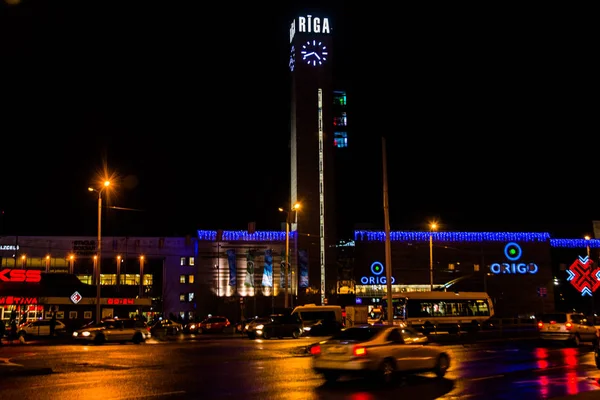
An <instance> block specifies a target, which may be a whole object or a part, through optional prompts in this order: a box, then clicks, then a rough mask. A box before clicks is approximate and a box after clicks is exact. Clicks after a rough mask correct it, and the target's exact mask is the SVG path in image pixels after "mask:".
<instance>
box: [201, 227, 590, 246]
mask: <svg viewBox="0 0 600 400" xmlns="http://www.w3.org/2000/svg"><path fill="white" fill-rule="evenodd" d="M297 235H298V232H296V231H292V232H290V238H295V237H297ZM429 235H433V240H434V241H437V242H455V243H456V242H508V241H514V242H549V243H550V246H551V247H557V248H564V249H585V248H586V247H588V246H589V247H590V248H592V249H599V248H600V239H590V240H586V239H550V234H549V233H547V232H428V231H394V232H391V233H390V238H391V240H392V241H393V242H428V241H429ZM198 240H205V241H213V242H214V241H216V240H217V231H212V230H198ZM222 240H223V241H232V242H233V241H244V242H284V241H285V231H256V232H254V233H252V234H250V233H248V231H223V238H222ZM354 240H355V241H359V242H383V241H384V240H385V232H383V231H354Z"/></svg>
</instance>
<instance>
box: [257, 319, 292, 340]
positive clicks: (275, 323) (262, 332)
mask: <svg viewBox="0 0 600 400" xmlns="http://www.w3.org/2000/svg"><path fill="white" fill-rule="evenodd" d="M300 335H302V321H300V318H298V316H297V315H294V314H292V315H272V316H271V317H270V318H268V319H266V320H263V321H262V322H257V323H255V324H252V325H251V326H249V327H248V337H249V338H250V339H258V338H262V339H271V338H275V337H276V338H280V339H281V338H284V337H291V338H294V339H298V338H299V337H300Z"/></svg>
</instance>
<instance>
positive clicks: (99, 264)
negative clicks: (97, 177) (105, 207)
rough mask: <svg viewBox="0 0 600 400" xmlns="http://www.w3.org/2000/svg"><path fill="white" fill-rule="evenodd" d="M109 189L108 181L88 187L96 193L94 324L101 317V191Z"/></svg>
mask: <svg viewBox="0 0 600 400" xmlns="http://www.w3.org/2000/svg"><path fill="white" fill-rule="evenodd" d="M108 187H110V181H108V180H107V181H104V182H103V184H102V186H101V187H100V188H99V189H94V188H92V187H89V188H88V190H89V191H90V192H96V193H98V242H97V244H96V256H97V257H98V258H97V260H96V265H97V268H96V277H95V280H96V323H98V324H99V323H100V322H101V320H102V316H101V315H100V312H101V310H100V266H101V265H102V191H104V189H107V188H108Z"/></svg>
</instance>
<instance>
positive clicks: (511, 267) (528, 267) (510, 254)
mask: <svg viewBox="0 0 600 400" xmlns="http://www.w3.org/2000/svg"><path fill="white" fill-rule="evenodd" d="M522 255H523V250H522V249H521V246H519V245H518V244H517V243H515V242H510V243H507V244H506V246H504V256H505V257H506V258H507V260H508V261H509V262H503V263H494V264H492V265H490V271H491V272H492V273H493V274H513V275H518V274H521V275H524V274H535V273H537V272H538V270H539V268H538V266H537V264H534V263H529V264H525V263H522V262H517V261H519V260H520V259H521V256H522Z"/></svg>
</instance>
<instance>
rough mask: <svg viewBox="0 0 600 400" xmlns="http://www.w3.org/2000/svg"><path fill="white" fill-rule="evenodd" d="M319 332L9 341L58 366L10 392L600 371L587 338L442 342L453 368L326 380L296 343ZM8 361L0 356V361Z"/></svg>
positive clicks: (249, 391) (432, 382)
mask: <svg viewBox="0 0 600 400" xmlns="http://www.w3.org/2000/svg"><path fill="white" fill-rule="evenodd" d="M314 341H315V340H314V339H310V338H302V339H299V340H293V339H288V340H270V341H250V340H248V339H227V340H223V339H219V338H214V339H203V340H198V341H186V342H170V343H158V342H154V341H151V342H149V343H146V344H142V345H133V344H126V345H119V344H117V345H103V346H83V345H60V346H12V347H4V348H0V360H4V361H10V362H12V363H15V364H21V365H25V366H29V367H52V369H53V371H54V373H53V374H51V375H45V376H29V377H13V378H5V379H2V378H1V375H2V368H1V366H0V398H1V399H2V400H11V399H19V400H22V399H29V398H34V399H37V400H45V399H53V400H55V399H57V398H58V399H69V400H76V399H90V400H93V399H107V400H108V399H119V400H125V399H200V398H210V399H270V400H271V399H272V400H276V399H290V400H296V399H306V400H311V399H327V400H330V399H352V400H372V399H389V398H400V397H401V398H415V399H419V400H427V399H458V398H461V399H484V398H485V399H511V400H512V399H547V398H553V397H560V396H565V395H570V394H577V393H583V392H590V391H598V393H596V394H597V396H598V398H600V384H599V380H600V370H598V369H597V368H596V366H595V364H594V360H593V354H592V353H591V352H590V351H591V348H590V347H585V346H582V347H581V348H579V349H573V348H564V347H562V346H548V345H546V344H544V345H543V346H540V345H539V344H538V343H536V342H534V341H524V342H520V343H519V342H513V343H508V344H503V345H491V344H487V345H486V344H480V345H469V346H462V345H455V346H445V347H446V348H447V349H448V351H449V353H450V355H451V357H452V362H453V363H452V367H451V369H450V371H449V372H448V374H447V376H446V378H444V379H441V380H439V379H436V378H435V377H434V376H433V375H432V374H431V375H428V374H423V375H418V376H411V377H408V378H405V379H399V380H398V382H397V384H395V385H392V386H391V387H380V386H379V385H378V384H375V383H371V382H368V381H364V380H360V379H354V380H350V379H342V380H341V381H339V382H336V383H335V384H325V382H324V380H322V379H321V378H320V377H319V376H318V375H316V374H315V373H313V372H312V371H311V370H310V368H309V366H310V362H309V361H310V359H309V358H308V357H305V356H299V354H298V353H299V352H298V348H299V347H301V346H305V345H307V344H309V343H313V342H314ZM0 365H1V364H0Z"/></svg>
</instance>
